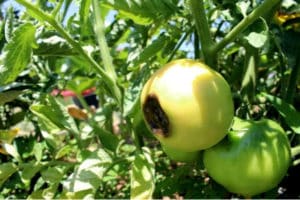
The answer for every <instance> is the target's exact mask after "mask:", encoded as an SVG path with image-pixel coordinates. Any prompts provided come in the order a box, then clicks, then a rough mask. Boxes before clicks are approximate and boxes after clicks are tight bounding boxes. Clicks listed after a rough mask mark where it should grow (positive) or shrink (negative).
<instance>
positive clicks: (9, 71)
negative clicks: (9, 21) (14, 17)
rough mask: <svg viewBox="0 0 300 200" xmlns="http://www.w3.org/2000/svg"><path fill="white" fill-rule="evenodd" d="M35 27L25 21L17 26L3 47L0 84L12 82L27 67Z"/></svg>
mask: <svg viewBox="0 0 300 200" xmlns="http://www.w3.org/2000/svg"><path fill="white" fill-rule="evenodd" d="M35 30H36V29H35V27H34V26H33V25H32V24H30V23H26V24H23V25H21V26H19V27H18V29H16V31H15V32H14V34H13V37H12V38H11V40H10V41H9V43H8V44H7V46H6V47H5V50H6V54H5V59H4V65H2V66H0V73H1V76H0V85H4V84H8V83H10V82H13V81H14V80H15V79H16V78H17V77H18V75H19V74H20V73H21V72H22V71H23V70H24V69H25V68H26V67H27V65H28V64H29V62H30V60H31V54H32V47H33V46H34V45H35Z"/></svg>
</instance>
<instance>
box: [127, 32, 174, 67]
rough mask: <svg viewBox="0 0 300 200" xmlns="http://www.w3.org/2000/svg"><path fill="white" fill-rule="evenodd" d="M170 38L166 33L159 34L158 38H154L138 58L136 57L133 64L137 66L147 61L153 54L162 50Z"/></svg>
mask: <svg viewBox="0 0 300 200" xmlns="http://www.w3.org/2000/svg"><path fill="white" fill-rule="evenodd" d="M169 40H170V38H169V37H167V36H166V35H165V34H161V35H159V37H158V38H157V39H156V40H154V41H153V42H152V43H151V44H150V45H148V46H147V47H146V48H145V49H144V50H143V51H142V52H141V53H140V54H139V55H138V56H137V57H136V58H134V60H133V61H132V64H133V65H134V66H135V67H137V65H139V64H141V63H144V62H146V61H147V60H148V59H150V58H151V57H152V56H155V55H156V54H157V53H158V52H159V51H161V50H162V49H163V47H164V46H165V45H166V44H167V43H168V41H169Z"/></svg>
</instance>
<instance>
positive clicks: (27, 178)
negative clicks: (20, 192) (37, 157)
mask: <svg viewBox="0 0 300 200" xmlns="http://www.w3.org/2000/svg"><path fill="white" fill-rule="evenodd" d="M22 167H23V170H22V172H21V179H22V182H23V183H24V184H25V185H26V186H29V185H30V182H31V179H32V178H33V177H34V176H35V175H36V173H38V172H39V171H40V170H41V168H42V164H40V163H33V162H30V163H24V164H23V165H22Z"/></svg>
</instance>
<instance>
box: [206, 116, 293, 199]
mask: <svg viewBox="0 0 300 200" xmlns="http://www.w3.org/2000/svg"><path fill="white" fill-rule="evenodd" d="M235 124H236V125H235ZM203 159H204V160H203V161H204V166H205V167H206V169H207V171H208V174H209V175H210V176H211V177H212V178H213V179H214V180H215V181H216V182H218V183H219V184H221V185H223V186H224V187H225V188H226V189H227V190H228V191H230V192H233V193H237V194H241V195H244V196H245V197H249V196H253V195H257V194H260V193H263V192H266V191H268V190H270V189H272V188H274V187H276V186H277V185H278V184H279V182H280V181H281V180H282V178H283V177H284V176H285V175H286V173H287V170H288V168H289V165H290V161H291V148H290V144H289V141H288V138H287V136H286V134H285V132H284V130H283V129H282V128H281V127H280V125H279V124H277V123H276V122H274V121H272V120H269V119H263V120H260V121H255V122H254V121H239V122H237V123H234V125H233V131H230V133H229V134H228V135H227V137H226V138H225V139H224V140H222V141H221V142H220V143H219V144H217V145H215V146H213V147H211V148H209V149H207V150H205V151H204V157H203Z"/></svg>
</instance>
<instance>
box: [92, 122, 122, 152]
mask: <svg viewBox="0 0 300 200" xmlns="http://www.w3.org/2000/svg"><path fill="white" fill-rule="evenodd" d="M92 126H93V131H94V133H95V134H96V135H98V136H99V138H100V141H101V144H102V145H103V147H104V148H106V149H108V150H110V151H113V152H115V151H116V149H117V147H118V145H119V142H120V139H119V138H118V137H117V136H116V135H114V134H112V133H110V132H108V131H106V130H105V129H103V128H101V127H99V125H98V124H96V123H93V125H92Z"/></svg>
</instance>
